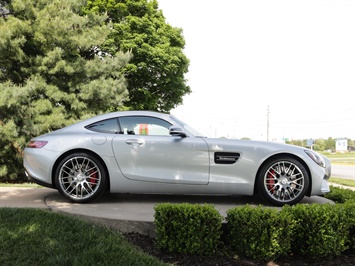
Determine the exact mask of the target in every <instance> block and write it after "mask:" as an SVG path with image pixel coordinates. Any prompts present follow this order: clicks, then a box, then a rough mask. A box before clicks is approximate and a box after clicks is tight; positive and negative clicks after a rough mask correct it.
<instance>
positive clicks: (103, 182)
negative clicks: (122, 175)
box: [55, 153, 107, 203]
mask: <svg viewBox="0 0 355 266" xmlns="http://www.w3.org/2000/svg"><path fill="white" fill-rule="evenodd" d="M55 184H56V187H57V189H58V191H59V192H60V193H61V194H62V195H63V196H65V197H66V198H68V199H69V200H70V201H72V202H76V203H87V202H90V201H93V200H95V199H97V198H99V197H100V196H101V195H102V193H103V192H104V191H105V189H106V186H107V174H106V171H105V168H104V167H103V165H102V163H101V161H100V160H99V159H98V158H96V157H95V156H93V155H91V154H89V153H73V154H70V155H68V156H67V157H65V158H64V159H63V160H62V161H61V162H60V163H59V164H58V167H57V169H56V171H55Z"/></svg>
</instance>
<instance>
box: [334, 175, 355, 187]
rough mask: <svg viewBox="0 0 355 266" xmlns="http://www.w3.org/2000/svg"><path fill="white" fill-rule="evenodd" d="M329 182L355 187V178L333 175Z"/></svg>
mask: <svg viewBox="0 0 355 266" xmlns="http://www.w3.org/2000/svg"><path fill="white" fill-rule="evenodd" d="M329 182H331V183H335V184H339V185H343V186H347V187H355V180H352V179H345V178H337V177H331V178H329Z"/></svg>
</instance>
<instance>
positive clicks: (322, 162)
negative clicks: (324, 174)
mask: <svg viewBox="0 0 355 266" xmlns="http://www.w3.org/2000/svg"><path fill="white" fill-rule="evenodd" d="M305 153H306V154H307V155H308V156H309V157H311V159H312V160H313V161H314V162H315V163H316V164H318V165H319V166H321V167H323V168H325V160H324V158H323V156H321V155H320V154H318V153H316V152H314V151H311V150H305Z"/></svg>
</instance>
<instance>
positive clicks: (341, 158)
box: [322, 152, 355, 165]
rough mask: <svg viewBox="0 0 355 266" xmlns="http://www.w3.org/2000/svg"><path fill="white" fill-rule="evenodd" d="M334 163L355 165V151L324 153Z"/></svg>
mask: <svg viewBox="0 0 355 266" xmlns="http://www.w3.org/2000/svg"><path fill="white" fill-rule="evenodd" d="M322 154H323V155H324V156H326V157H327V158H329V159H330V161H331V162H332V163H334V164H347V165H355V153H353V152H351V153H322Z"/></svg>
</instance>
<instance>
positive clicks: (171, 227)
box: [155, 203, 223, 255]
mask: <svg viewBox="0 0 355 266" xmlns="http://www.w3.org/2000/svg"><path fill="white" fill-rule="evenodd" d="M222 220H223V216H221V215H220V214H219V212H218V211H217V210H215V209H214V207H213V205H207V204H205V205H197V204H196V205H191V204H187V203H183V204H169V203H163V204H159V205H157V206H156V207H155V225H156V228H157V244H158V246H159V247H160V248H162V249H165V250H168V251H171V252H173V251H174V252H178V253H187V254H203V255H212V254H214V253H216V251H217V248H218V245H219V244H220V237H221V235H222Z"/></svg>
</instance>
